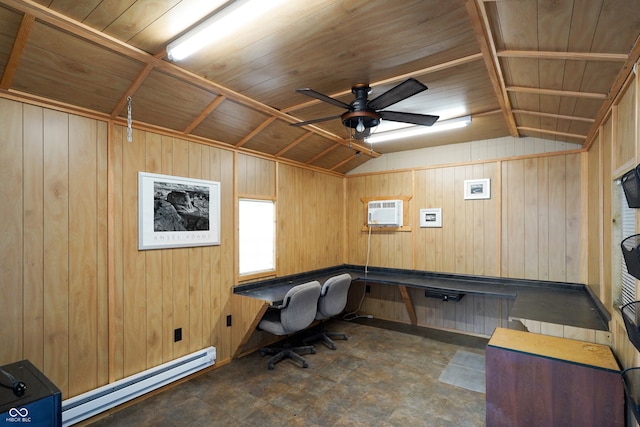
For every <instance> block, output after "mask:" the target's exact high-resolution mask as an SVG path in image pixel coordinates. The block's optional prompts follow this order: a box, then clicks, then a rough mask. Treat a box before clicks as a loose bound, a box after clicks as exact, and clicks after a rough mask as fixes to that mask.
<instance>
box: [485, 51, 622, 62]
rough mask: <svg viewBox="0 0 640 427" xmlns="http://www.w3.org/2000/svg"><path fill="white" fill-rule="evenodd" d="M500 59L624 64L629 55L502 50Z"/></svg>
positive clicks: (499, 54) (499, 53) (499, 55)
mask: <svg viewBox="0 0 640 427" xmlns="http://www.w3.org/2000/svg"><path fill="white" fill-rule="evenodd" d="M498 57H499V58H531V59H562V60H573V61H609V62H624V61H626V60H627V55H626V54H622V53H596V52H548V51H547V52H545V51H538V50H536V51H533V50H502V51H499V52H498Z"/></svg>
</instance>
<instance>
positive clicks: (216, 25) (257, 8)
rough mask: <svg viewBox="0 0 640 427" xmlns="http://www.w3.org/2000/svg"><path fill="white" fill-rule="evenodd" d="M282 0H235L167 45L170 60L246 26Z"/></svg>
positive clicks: (184, 56) (180, 57)
mask: <svg viewBox="0 0 640 427" xmlns="http://www.w3.org/2000/svg"><path fill="white" fill-rule="evenodd" d="M282 1H283V0H268V1H265V0H236V1H234V2H232V3H231V4H230V5H229V6H227V7H225V8H224V9H222V10H221V11H220V12H218V13H216V14H215V15H213V16H212V17H210V18H209V19H207V20H205V21H203V22H202V23H201V24H199V25H197V26H196V27H194V28H193V29H192V30H190V31H188V32H187V33H185V34H184V35H182V36H181V37H178V38H177V39H176V40H174V41H172V42H171V43H169V44H168V45H167V56H168V57H169V59H170V60H171V61H180V60H182V59H184V58H186V57H188V56H189V55H191V54H193V53H195V52H197V51H198V50H200V49H202V48H203V47H204V46H207V45H209V44H211V43H213V42H214V41H217V40H219V39H221V38H222V37H224V36H226V35H228V34H229V33H231V32H233V31H235V30H237V29H238V28H239V27H240V26H245V27H246V26H247V25H248V24H250V23H251V21H253V20H254V19H256V18H258V17H260V16H261V15H263V14H264V13H265V12H267V11H268V10H269V9H272V8H273V7H275V6H277V5H278V4H279V3H282Z"/></svg>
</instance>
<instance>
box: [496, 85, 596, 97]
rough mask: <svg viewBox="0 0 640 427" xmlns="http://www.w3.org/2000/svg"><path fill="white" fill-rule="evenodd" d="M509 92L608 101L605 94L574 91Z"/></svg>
mask: <svg viewBox="0 0 640 427" xmlns="http://www.w3.org/2000/svg"><path fill="white" fill-rule="evenodd" d="M506 89H507V91H508V92H520V93H532V94H535V95H554V96H570V97H575V98H591V99H607V94H605V93H593V92H578V91H574V90H558V89H541V88H536V87H522V86H509V87H507V88H506Z"/></svg>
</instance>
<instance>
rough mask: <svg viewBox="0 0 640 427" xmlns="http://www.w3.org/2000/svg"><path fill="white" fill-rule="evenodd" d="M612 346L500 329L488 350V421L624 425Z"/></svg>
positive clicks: (496, 425)
mask: <svg viewBox="0 0 640 427" xmlns="http://www.w3.org/2000/svg"><path fill="white" fill-rule="evenodd" d="M619 369H620V368H619V366H618V363H617V361H616V359H615V357H614V355H613V353H612V351H611V349H610V348H609V347H608V346H605V345H599V344H594V343H589V342H584V341H578V340H570V339H566V338H558V337H550V336H546V335H540V334H532V333H529V332H523V331H514V330H510V329H504V328H497V329H496V330H495V332H494V333H493V335H492V336H491V339H490V340H489V343H488V345H487V349H486V376H487V381H486V384H487V386H486V399H487V403H486V405H487V410H486V417H487V426H491V427H501V426H504V427H512V426H521V427H527V426H532V427H537V426H553V425H558V426H582V427H586V426H593V427H600V426H612V427H613V426H623V425H624V389H623V382H622V376H621V375H620V371H619Z"/></svg>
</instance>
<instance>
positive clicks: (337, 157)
mask: <svg viewBox="0 0 640 427" xmlns="http://www.w3.org/2000/svg"><path fill="white" fill-rule="evenodd" d="M355 156H356V151H355V150H354V149H353V148H349V147H347V146H344V145H336V146H335V148H333V149H330V151H328V152H327V153H326V154H325V155H323V156H321V157H318V158H317V159H315V160H314V161H312V162H311V163H309V164H310V165H312V166H316V167H319V168H322V169H330V170H331V169H333V168H334V167H335V166H336V165H338V164H341V163H342V162H343V161H344V160H345V159H350V158H352V157H355Z"/></svg>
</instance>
